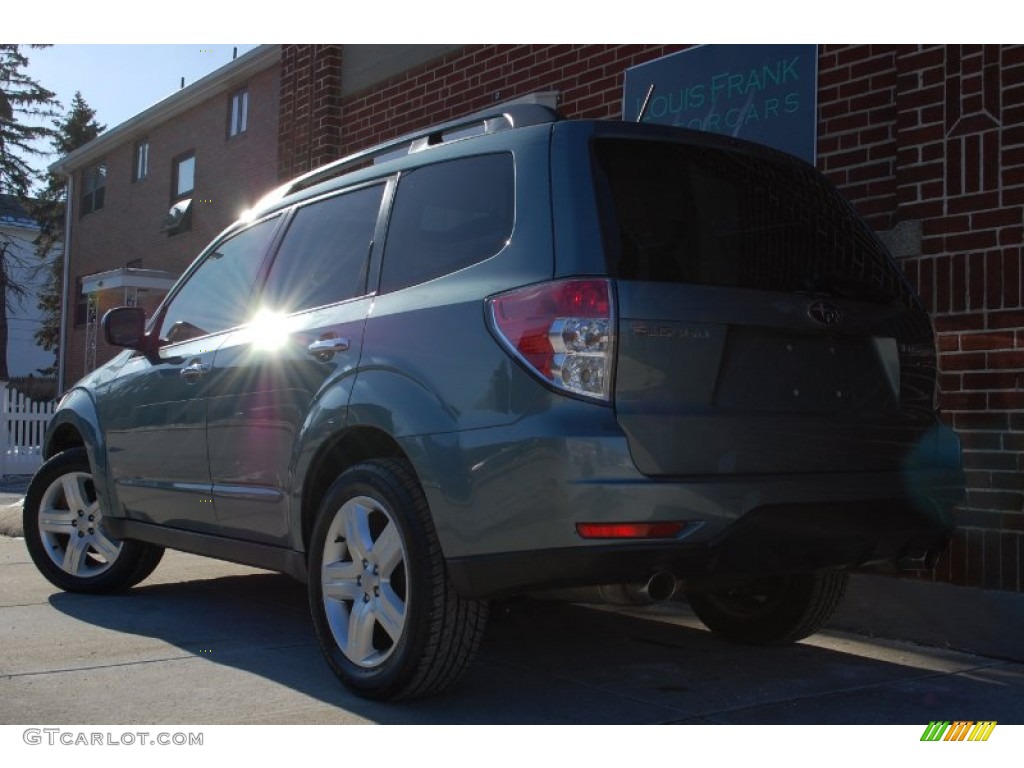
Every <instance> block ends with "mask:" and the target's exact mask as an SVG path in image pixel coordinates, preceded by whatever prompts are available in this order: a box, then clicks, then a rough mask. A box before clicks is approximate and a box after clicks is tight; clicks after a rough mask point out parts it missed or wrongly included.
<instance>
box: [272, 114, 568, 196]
mask: <svg viewBox="0 0 1024 768" xmlns="http://www.w3.org/2000/svg"><path fill="white" fill-rule="evenodd" d="M559 119H561V118H560V116H559V114H558V113H557V112H556V111H555V110H553V109H551V108H550V107H547V106H544V105H542V104H507V105H505V106H497V107H494V108H492V109H490V110H482V111H480V112H475V113H473V114H471V115H467V116H466V117H461V118H458V119H456V120H451V121H449V122H447V123H441V124H440V125H434V126H431V127H429V128H424V129H423V130H420V131H415V132H413V133H407V134H405V135H404V136H399V137H398V138H396V139H391V140H389V141H386V142H384V143H383V144H377V145H375V146H373V147H370V148H368V149H364V150H360V151H359V152H355V153H353V154H351V155H348V156H346V157H343V158H341V159H340V160H335V161H334V162H332V163H328V164H327V165H325V166H322V167H320V168H316V169H314V170H312V171H310V172H309V173H305V174H303V175H302V176H299V177H298V178H296V179H293V180H292V181H291V182H289V183H288V184H285V185H284V187H282V188H281V189H280V190H279V191H278V194H277V195H275V197H278V199H279V198H280V197H284V196H285V195H289V194H291V193H292V192H297V191H299V190H300V189H306V188H307V187H311V186H313V185H314V184H319V183H320V182H322V181H326V180H327V179H331V178H334V177H335V176H340V175H341V174H343V173H345V171H347V170H349V169H351V168H352V167H353V166H355V165H359V164H361V163H365V162H367V161H369V160H374V159H376V158H379V157H381V156H382V155H391V156H394V155H396V154H399V152H400V150H401V149H403V148H404V149H406V154H412V153H414V152H419V151H420V150H423V149H426V148H427V147H432V146H435V145H437V144H442V143H444V141H445V138H446V135H447V134H451V133H454V132H456V131H463V130H466V129H471V128H479V129H480V130H479V133H497V132H498V131H506V130H509V129H512V128H522V127H525V126H528V125H542V124H544V123H553V122H555V121H556V120H559ZM460 138H461V137H460Z"/></svg>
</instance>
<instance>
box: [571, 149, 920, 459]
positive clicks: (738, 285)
mask: <svg viewBox="0 0 1024 768" xmlns="http://www.w3.org/2000/svg"><path fill="white" fill-rule="evenodd" d="M591 151H592V157H593V168H594V174H595V181H596V184H597V188H598V205H599V210H600V216H601V219H602V230H603V237H604V249H605V254H606V258H607V263H608V272H609V275H610V276H611V277H612V278H614V279H615V280H616V292H617V304H618V343H617V349H618V359H617V365H616V372H615V377H616V378H615V395H614V402H615V408H616V412H617V418H618V421H619V423H620V425H621V426H622V428H623V430H624V431H625V433H626V435H627V437H628V440H629V445H630V450H631V453H632V456H633V459H634V462H635V463H636V465H637V467H638V468H639V469H640V471H642V472H643V473H645V474H648V475H652V476H693V475H728V474H764V473H803V472H859V471H887V470H898V469H904V468H907V467H908V466H912V465H923V464H928V463H930V458H931V452H932V450H933V449H932V447H931V445H930V443H929V440H930V439H931V435H930V433H929V429H930V427H932V426H933V425H934V423H935V378H936V362H935V349H934V336H933V333H932V329H931V325H930V322H929V320H928V316H927V314H926V312H925V311H924V309H923V308H922V306H921V303H920V301H919V300H918V299H917V297H916V296H915V294H914V292H913V290H912V289H911V288H910V286H909V284H908V282H907V281H906V279H905V278H904V277H903V275H902V274H901V273H900V272H899V270H898V269H897V267H896V266H895V264H894V263H893V261H892V259H891V258H890V257H889V255H888V254H887V252H886V250H885V248H884V246H883V245H882V244H881V243H880V242H879V240H878V239H877V237H876V236H875V235H874V234H873V233H872V232H871V231H870V229H869V228H868V227H867V226H866V225H865V224H864V223H863V222H862V221H861V219H860V218H859V217H858V216H857V215H856V213H855V212H854V211H853V208H852V207H851V206H850V205H849V204H848V203H847V202H846V201H845V200H844V199H843V198H842V197H841V196H840V195H839V194H838V193H837V192H836V191H835V190H834V189H833V188H832V187H831V186H830V185H829V184H828V183H827V182H826V181H825V179H824V178H823V177H822V176H821V175H820V174H818V173H817V172H816V171H815V170H814V169H813V168H811V167H810V166H808V165H806V164H804V163H802V162H801V161H799V160H796V159H795V158H790V157H789V156H787V155H782V154H781V153H776V152H773V151H769V150H762V149H760V148H756V147H753V146H750V145H746V144H744V143H742V142H732V143H728V142H726V141H722V140H718V139H715V140H706V141H704V140H695V141H693V142H692V143H689V142H685V141H669V140H666V139H664V138H647V137H644V138H635V139H633V138H624V137H606V138H601V137H598V138H595V139H594V140H593V141H592V142H591Z"/></svg>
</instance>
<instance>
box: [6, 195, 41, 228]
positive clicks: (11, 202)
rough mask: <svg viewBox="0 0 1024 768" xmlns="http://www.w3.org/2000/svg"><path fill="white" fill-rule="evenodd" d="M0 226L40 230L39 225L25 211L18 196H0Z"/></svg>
mask: <svg viewBox="0 0 1024 768" xmlns="http://www.w3.org/2000/svg"><path fill="white" fill-rule="evenodd" d="M0 226H2V227H26V228H31V229H39V224H38V222H36V220H35V219H33V218H32V215H31V214H30V213H29V212H28V211H27V210H25V205H24V203H22V201H21V199H20V198H19V197H18V196H17V195H0Z"/></svg>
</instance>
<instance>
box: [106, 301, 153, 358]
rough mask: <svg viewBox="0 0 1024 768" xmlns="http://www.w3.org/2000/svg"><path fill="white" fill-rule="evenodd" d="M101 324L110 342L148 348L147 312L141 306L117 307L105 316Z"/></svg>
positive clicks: (116, 344) (116, 345) (130, 346)
mask: <svg viewBox="0 0 1024 768" xmlns="http://www.w3.org/2000/svg"><path fill="white" fill-rule="evenodd" d="M101 324H102V325H103V338H104V339H106V340H107V343H108V344H112V345H113V346H115V347H127V348H128V349H138V350H142V351H145V350H146V347H147V343H146V341H147V340H146V313H145V312H144V311H143V309H142V308H141V307H115V308H114V309H112V310H110V311H109V312H107V313H106V314H105V315H104V316H103V320H102V321H101Z"/></svg>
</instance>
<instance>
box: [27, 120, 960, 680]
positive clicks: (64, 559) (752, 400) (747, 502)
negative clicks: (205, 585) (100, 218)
mask: <svg viewBox="0 0 1024 768" xmlns="http://www.w3.org/2000/svg"><path fill="white" fill-rule="evenodd" d="M103 327H104V333H105V337H106V339H107V341H108V342H109V343H111V344H113V345H117V346H120V347H124V348H125V351H123V352H122V353H121V354H119V355H118V356H117V357H116V358H114V359H113V360H112V361H110V362H109V363H107V364H106V365H104V366H103V367H101V368H100V369H98V370H96V371H93V372H92V373H90V374H89V375H88V376H86V377H85V378H84V379H83V380H82V381H80V382H78V383H77V384H76V385H75V386H74V387H73V388H72V389H71V390H70V391H68V393H67V394H66V395H65V396H64V398H63V399H62V400H61V402H60V406H59V408H58V409H57V413H56V415H55V417H54V419H53V422H52V424H51V425H50V428H49V431H48V432H47V437H46V444H45V456H46V458H47V462H46V463H45V465H44V466H43V468H42V469H41V470H40V471H39V473H38V474H37V476H36V477H35V480H34V481H33V483H32V487H31V489H30V491H29V493H28V496H27V499H26V504H25V532H26V542H27V544H28V548H29V551H30V552H31V554H32V557H33V559H34V560H35V562H36V564H37V565H38V567H39V569H40V570H41V571H42V573H43V575H44V576H46V577H47V578H48V579H49V580H50V581H52V582H53V583H54V584H56V585H57V586H58V587H60V588H62V589H67V590H72V591H78V592H105V591H109V590H118V589H124V588H127V587H130V586H132V585H134V584H136V583H137V582H139V581H140V580H142V579H144V578H145V577H146V576H147V575H148V574H149V573H150V572H151V571H152V570H153V569H154V568H155V567H156V565H157V562H158V561H159V560H160V557H161V554H162V552H163V550H164V548H165V547H170V548H174V549H180V550H185V551H189V552H195V553H199V554H202V555H209V556H212V557H218V558H223V559H226V560H231V561H235V562H239V563H248V564H252V565H256V566H261V567H264V568H270V569H275V570H279V571H283V572H286V573H289V574H292V575H294V576H295V577H297V578H299V579H302V580H304V581H306V582H307V583H308V585H309V588H308V593H309V605H310V609H311V612H312V617H313V622H314V624H315V627H316V632H317V636H318V638H319V641H320V645H321V647H322V648H323V651H324V654H325V656H326V659H327V662H328V663H329V665H330V667H331V668H332V670H333V671H334V672H335V673H336V674H337V675H338V677H339V678H341V680H342V681H344V683H345V684H346V685H348V686H349V687H350V688H351V689H352V690H354V691H356V692H358V693H359V694H361V695H365V696H369V697H374V698H385V699H387V698H399V697H412V696H420V695H425V694H429V693H434V692H437V691H439V690H442V689H444V688H446V687H448V686H449V685H451V684H452V683H453V682H455V681H456V680H457V679H458V677H459V675H460V674H461V673H462V672H463V671H464V669H465V668H466V666H467V664H468V663H469V661H470V659H471V658H472V656H473V654H474V652H475V651H476V649H477V647H478V645H479V643H480V640H481V637H482V635H483V632H484V626H485V620H486V617H487V607H488V600H490V599H492V598H495V597H500V596H505V595H515V594H521V593H534V592H547V593H548V594H550V595H555V594H560V595H561V596H564V597H569V598H570V599H589V598H602V597H603V598H605V599H613V600H616V599H617V600H623V599H626V600H635V601H641V602H644V601H655V600H663V599H669V598H672V597H673V596H676V595H685V596H686V597H687V598H688V599H689V600H690V602H691V604H692V606H693V608H694V610H695V611H696V613H697V614H698V616H699V617H700V618H701V619H702V620H703V621H704V622H705V623H706V624H707V625H708V626H709V627H710V628H711V629H712V630H714V631H716V632H718V633H720V634H722V635H723V636H725V637H727V638H730V639H733V640H738V641H741V642H747V643H758V644H765V643H779V642H790V641H794V640H797V639H800V638H802V637H804V636H806V635H808V634H810V633H812V632H814V631H815V630H816V629H817V628H818V627H819V626H820V625H821V624H822V622H824V621H825V620H826V619H827V618H828V616H829V614H830V613H831V612H832V610H833V609H834V608H835V606H836V604H837V603H838V601H839V599H840V598H841V597H842V594H843V590H844V587H845V583H846V573H847V571H848V570H849V569H850V568H853V567H858V566H862V565H866V564H872V563H884V562H894V563H897V564H899V565H901V566H904V567H927V566H929V565H930V564H932V563H933V562H934V558H935V557H936V556H937V555H938V553H939V552H941V551H942V549H943V547H944V546H945V545H946V542H947V540H948V536H949V534H950V530H951V520H950V509H951V507H953V506H954V505H955V504H956V503H957V502H958V501H959V500H960V499H961V498H962V495H963V475H962V471H961V463H960V448H959V443H958V440H957V438H956V436H955V435H954V433H953V432H952V431H951V430H950V429H948V428H947V427H945V426H943V424H942V423H941V422H940V420H939V419H938V418H937V415H936V414H937V394H936V378H937V377H936V354H935V343H934V335H933V331H932V328H931V324H930V322H929V318H928V315H927V314H926V312H925V310H924V309H923V307H922V305H921V302H920V301H919V299H918V298H917V296H916V295H915V293H914V291H913V289H912V288H911V287H910V285H909V284H908V282H907V280H906V279H905V278H904V277H903V275H902V274H901V272H900V270H899V269H898V268H897V267H896V265H895V264H894V262H893V261H892V259H891V258H890V256H889V255H888V254H887V253H886V251H885V249H884V248H883V246H882V245H881V244H880V243H879V241H878V240H877V238H876V237H875V236H874V235H873V234H872V232H871V231H870V230H869V229H868V228H867V227H866V226H865V225H864V224H863V222H862V221H861V220H860V219H859V218H858V217H857V215H856V214H855V213H854V211H853V209H852V208H851V206H850V205H849V204H848V203H846V202H845V201H844V200H843V199H842V198H841V197H840V196H839V194H837V192H836V191H835V190H834V189H832V188H831V187H830V186H829V184H828V183H827V182H826V181H825V180H824V179H823V177H822V176H821V175H820V174H819V173H817V172H816V171H815V170H814V169H813V168H811V167H810V166H808V165H806V164H804V163H803V162H801V161H799V160H797V159H795V158H792V157H789V156H787V155H784V154H781V153H778V152H775V151H773V150H770V149H767V148H764V147H759V146H755V145H752V144H748V143H745V142H742V141H737V140H732V139H728V138H723V137H719V136H715V135H711V134H705V133H694V132H690V131H684V130H681V129H673V128H665V127H658V126H651V125H638V124H627V123H621V122H612V121H570V120H561V119H559V118H558V117H557V116H556V115H555V114H554V113H553V112H551V111H550V110H547V109H544V108H541V107H538V106H518V107H507V108H503V109H496V110H495V111H494V112H492V113H486V114H482V115H477V116H474V117H472V118H467V119H466V120H463V121H456V122H454V123H450V124H446V125H442V126H438V127H434V128H431V129H429V130H427V131H424V132H422V133H419V134H416V135H413V136H407V137H403V138H401V139H398V140H395V141H391V142H388V143H387V144H384V145H382V146H380V147H375V148H373V149H371V150H367V151H365V152H361V153H358V154H356V155H353V156H351V157H348V158H344V159H342V160H340V161H338V162H336V163H333V164H331V165H328V166H325V167H324V168H321V169H318V170H316V171H313V172H312V173H309V174H306V175H305V176H302V177H300V178H298V179H296V180H294V181H292V182H290V183H288V184H286V185H285V186H284V187H282V188H281V189H279V190H277V191H276V192H275V193H273V194H271V195H270V196H268V198H266V199H265V200H264V201H263V202H261V203H260V204H258V205H257V206H256V207H255V208H254V209H253V210H252V211H249V212H248V214H247V215H246V216H245V217H243V219H242V220H240V221H238V222H237V223H235V224H233V225H232V226H231V227H229V228H228V229H227V230H226V231H225V232H224V233H223V234H222V235H220V236H219V237H218V238H217V239H216V240H215V241H214V242H213V243H212V244H211V245H210V246H209V247H208V248H207V249H206V250H205V251H203V252H202V253H201V254H200V255H199V256H198V258H197V259H196V260H195V262H194V263H193V264H192V265H191V266H190V267H189V269H188V270H187V271H186V272H185V274H184V275H183V276H182V278H181V279H180V280H179V281H178V283H177V284H176V286H175V287H174V288H173V289H172V290H171V291H170V293H169V294H168V296H167V298H166V300H165V301H164V302H163V304H162V305H161V306H160V308H159V309H158V310H157V311H156V312H155V314H153V316H152V317H150V318H148V319H147V318H145V317H144V315H143V312H142V310H141V309H138V308H132V307H122V308H118V309H114V310H111V311H110V312H109V313H107V315H106V316H105V317H104V319H103Z"/></svg>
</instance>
